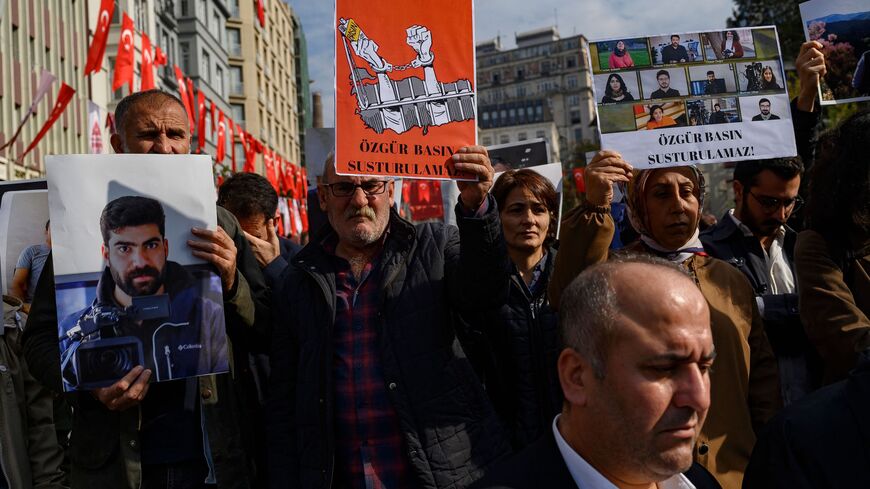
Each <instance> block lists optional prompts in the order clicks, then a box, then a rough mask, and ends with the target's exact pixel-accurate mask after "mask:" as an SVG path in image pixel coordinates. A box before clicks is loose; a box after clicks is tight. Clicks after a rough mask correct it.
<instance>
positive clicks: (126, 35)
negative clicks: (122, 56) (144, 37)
mask: <svg viewBox="0 0 870 489" xmlns="http://www.w3.org/2000/svg"><path fill="white" fill-rule="evenodd" d="M121 43H122V44H123V45H124V50H126V51H129V50H130V49H132V48H133V31H130V30H125V31H123V32H121Z"/></svg>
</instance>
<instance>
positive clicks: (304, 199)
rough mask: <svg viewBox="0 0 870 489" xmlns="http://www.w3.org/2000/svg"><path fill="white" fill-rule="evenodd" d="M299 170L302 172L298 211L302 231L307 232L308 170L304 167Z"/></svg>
mask: <svg viewBox="0 0 870 489" xmlns="http://www.w3.org/2000/svg"><path fill="white" fill-rule="evenodd" d="M299 172H300V173H302V183H303V187H302V197H300V198H299V202H300V204H301V205H300V206H299V211H300V213H301V214H302V232H303V233H307V232H308V172H307V171H306V170H305V168H299Z"/></svg>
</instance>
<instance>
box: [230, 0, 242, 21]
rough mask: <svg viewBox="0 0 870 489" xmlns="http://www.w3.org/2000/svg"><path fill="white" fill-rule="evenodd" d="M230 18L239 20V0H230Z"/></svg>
mask: <svg viewBox="0 0 870 489" xmlns="http://www.w3.org/2000/svg"><path fill="white" fill-rule="evenodd" d="M230 17H235V18H239V17H240V15H239V0H230Z"/></svg>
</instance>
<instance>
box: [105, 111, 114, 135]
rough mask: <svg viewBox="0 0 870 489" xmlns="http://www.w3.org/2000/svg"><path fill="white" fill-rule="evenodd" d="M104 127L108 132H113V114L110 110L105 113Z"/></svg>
mask: <svg viewBox="0 0 870 489" xmlns="http://www.w3.org/2000/svg"><path fill="white" fill-rule="evenodd" d="M106 127H107V128H108V129H109V134H115V114H114V113H112V112H109V113H108V114H106Z"/></svg>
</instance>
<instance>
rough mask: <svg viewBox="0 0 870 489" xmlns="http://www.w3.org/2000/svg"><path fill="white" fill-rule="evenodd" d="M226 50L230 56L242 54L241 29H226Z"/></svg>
mask: <svg viewBox="0 0 870 489" xmlns="http://www.w3.org/2000/svg"><path fill="white" fill-rule="evenodd" d="M227 37H228V40H227V46H228V47H227V51H228V52H229V54H230V56H241V55H242V31H240V30H238V29H227Z"/></svg>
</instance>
